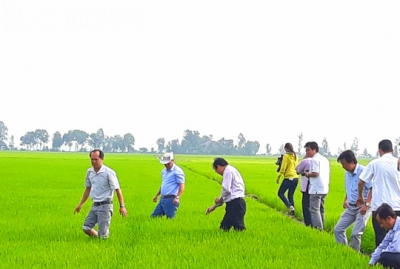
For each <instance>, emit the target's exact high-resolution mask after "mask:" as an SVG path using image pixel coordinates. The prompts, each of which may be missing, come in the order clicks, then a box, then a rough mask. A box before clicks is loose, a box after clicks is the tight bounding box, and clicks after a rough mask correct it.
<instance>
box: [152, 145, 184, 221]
mask: <svg viewBox="0 0 400 269" xmlns="http://www.w3.org/2000/svg"><path fill="white" fill-rule="evenodd" d="M160 163H161V164H163V165H164V166H165V168H164V169H163V170H162V171H161V177H162V183H161V187H160V189H159V190H158V192H157V194H156V196H154V198H153V202H155V203H157V200H158V197H159V196H160V195H161V199H160V201H159V203H158V204H157V206H156V208H155V209H154V211H153V213H152V214H151V216H152V217H162V216H164V215H166V216H167V218H174V217H175V216H176V211H177V210H178V207H179V204H180V203H179V201H180V200H179V199H180V197H181V195H182V193H183V191H184V189H185V174H184V173H183V170H182V169H181V168H180V167H179V166H177V165H176V164H175V161H174V153H173V152H170V153H165V154H164V155H163V156H162V157H161V158H160Z"/></svg>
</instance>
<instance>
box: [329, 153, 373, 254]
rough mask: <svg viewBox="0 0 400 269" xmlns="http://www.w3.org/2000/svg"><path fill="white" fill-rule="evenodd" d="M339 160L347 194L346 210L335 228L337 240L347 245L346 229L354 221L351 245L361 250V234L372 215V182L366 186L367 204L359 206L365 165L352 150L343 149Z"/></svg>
mask: <svg viewBox="0 0 400 269" xmlns="http://www.w3.org/2000/svg"><path fill="white" fill-rule="evenodd" d="M337 161H338V162H340V163H341V164H342V167H343V169H344V170H346V173H345V176H344V177H345V186H346V196H345V198H344V201H343V208H345V211H344V212H343V214H342V215H341V216H340V219H339V221H338V223H337V224H336V226H335V228H334V234H335V239H336V242H337V243H339V244H344V245H347V237H346V230H347V228H349V227H350V225H351V224H353V223H354V227H353V231H352V233H351V247H352V248H353V249H355V250H357V251H360V247H361V236H362V235H363V233H364V230H365V227H366V225H367V223H368V219H369V217H370V216H371V210H370V208H369V204H370V202H371V198H372V192H371V191H370V189H371V186H372V183H371V182H369V183H368V184H365V186H364V192H363V194H364V199H365V200H366V204H364V205H361V206H357V204H356V203H357V198H358V181H359V180H360V179H359V176H360V174H361V172H362V171H363V170H364V166H362V165H360V164H358V163H357V159H356V157H355V155H354V153H353V151H351V150H345V151H343V152H342V153H341V154H340V155H339V157H338V158H337Z"/></svg>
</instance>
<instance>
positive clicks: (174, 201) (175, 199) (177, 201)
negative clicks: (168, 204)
mask: <svg viewBox="0 0 400 269" xmlns="http://www.w3.org/2000/svg"><path fill="white" fill-rule="evenodd" d="M172 203H174V205H177V204H179V198H176V197H175V198H174V200H173V201H172Z"/></svg>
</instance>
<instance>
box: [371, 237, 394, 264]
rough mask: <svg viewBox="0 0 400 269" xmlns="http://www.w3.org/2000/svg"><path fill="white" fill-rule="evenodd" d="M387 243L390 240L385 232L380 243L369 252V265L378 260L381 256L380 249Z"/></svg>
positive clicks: (385, 246)
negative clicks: (372, 251)
mask: <svg viewBox="0 0 400 269" xmlns="http://www.w3.org/2000/svg"><path fill="white" fill-rule="evenodd" d="M389 243H390V242H389V238H388V234H386V236H385V238H384V239H383V241H382V243H381V244H380V245H379V246H378V247H377V248H376V249H375V251H374V253H372V254H371V260H370V261H369V265H375V264H376V263H377V262H378V260H379V258H380V257H381V253H382V251H383V250H384V249H386V248H387V247H388V245H389Z"/></svg>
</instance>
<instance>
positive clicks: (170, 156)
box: [160, 152, 174, 170]
mask: <svg viewBox="0 0 400 269" xmlns="http://www.w3.org/2000/svg"><path fill="white" fill-rule="evenodd" d="M160 163H161V164H163V165H164V166H165V168H167V170H171V168H172V166H174V153H173V152H167V153H165V154H164V155H163V156H161V157H160Z"/></svg>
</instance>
